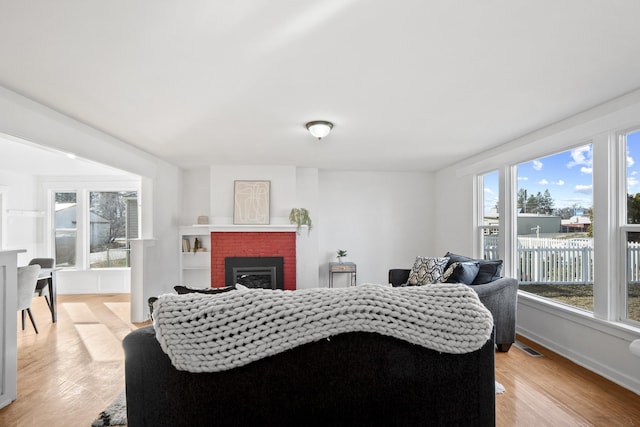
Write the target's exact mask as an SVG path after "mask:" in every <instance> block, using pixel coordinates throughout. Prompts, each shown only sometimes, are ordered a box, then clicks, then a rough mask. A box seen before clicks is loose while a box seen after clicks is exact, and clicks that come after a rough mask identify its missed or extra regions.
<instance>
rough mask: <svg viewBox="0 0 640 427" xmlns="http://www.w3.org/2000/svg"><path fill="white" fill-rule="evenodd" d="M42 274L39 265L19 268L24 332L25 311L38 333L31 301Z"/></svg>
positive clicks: (19, 289)
mask: <svg viewBox="0 0 640 427" xmlns="http://www.w3.org/2000/svg"><path fill="white" fill-rule="evenodd" d="M39 274H40V266H39V265H37V264H34V265H28V266H26V267H18V310H22V330H23V331H24V323H25V311H26V312H27V314H29V319H31V324H32V325H33V329H35V330H36V334H37V333H38V327H37V326H36V321H35V320H34V318H33V314H32V313H31V301H33V293H34V289H35V288H36V282H37V281H38V275H39Z"/></svg>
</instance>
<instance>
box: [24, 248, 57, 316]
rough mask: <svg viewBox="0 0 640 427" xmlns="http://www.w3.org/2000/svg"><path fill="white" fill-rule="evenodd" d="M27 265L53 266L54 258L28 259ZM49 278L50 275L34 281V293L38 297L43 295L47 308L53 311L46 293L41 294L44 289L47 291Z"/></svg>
mask: <svg viewBox="0 0 640 427" xmlns="http://www.w3.org/2000/svg"><path fill="white" fill-rule="evenodd" d="M29 265H39V266H40V268H53V267H54V265H55V260H54V259H53V258H34V259H32V260H31V261H29ZM49 280H51V277H50V276H49V277H41V278H39V279H38V283H36V290H35V293H37V294H38V296H39V297H41V296H44V299H45V301H46V302H47V305H48V306H49V310H51V312H52V313H53V307H52V306H51V300H50V298H47V295H43V294H44V292H45V291H47V293H48V292H49V291H48V289H49Z"/></svg>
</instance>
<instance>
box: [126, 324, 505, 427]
mask: <svg viewBox="0 0 640 427" xmlns="http://www.w3.org/2000/svg"><path fill="white" fill-rule="evenodd" d="M123 346H124V350H125V374H126V394H127V416H128V423H129V424H128V425H129V427H139V426H154V427H156V426H164V425H166V426H207V425H215V426H304V425H327V426H424V425H431V426H438V425H443V426H444V425H446V426H456V425H459V426H492V425H495V388H494V387H495V377H494V343H493V340H492V339H491V340H489V341H487V342H486V343H485V345H484V346H483V347H482V348H481V349H480V350H477V351H474V352H472V353H467V354H462V355H454V354H447V353H439V352H437V351H433V350H429V349H426V348H424V347H421V346H418V345H413V344H410V343H407V342H405V341H401V340H398V339H396V338H391V337H386V336H383V335H379V334H374V333H364V332H352V333H345V334H341V335H337V336H334V337H331V338H330V339H323V340H321V341H317V342H313V343H309V344H305V345H302V346H299V347H296V348H294V349H292V350H289V351H286V352H283V353H280V354H277V355H275V356H271V357H267V358H264V359H261V360H258V361H256V362H253V363H250V364H248V365H245V366H242V367H239V368H235V369H231V370H228V371H223V372H217V373H189V372H184V371H178V370H176V369H175V368H174V367H173V365H172V364H171V362H170V360H169V357H168V356H167V355H166V354H165V353H164V352H163V351H162V349H161V347H160V344H159V343H158V341H157V340H156V338H155V333H154V330H153V327H151V326H148V327H144V328H141V329H138V330H136V331H133V332H131V333H130V334H129V335H127V336H126V337H125V339H124V341H123Z"/></svg>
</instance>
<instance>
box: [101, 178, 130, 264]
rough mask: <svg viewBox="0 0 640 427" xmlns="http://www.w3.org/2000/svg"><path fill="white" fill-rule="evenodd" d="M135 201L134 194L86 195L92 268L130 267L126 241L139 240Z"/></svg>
mask: <svg viewBox="0 0 640 427" xmlns="http://www.w3.org/2000/svg"><path fill="white" fill-rule="evenodd" d="M131 201H133V202H134V203H130V202H131ZM136 201H137V195H136V193H135V192H123V191H120V192H116V191H92V192H90V193H89V215H90V219H89V253H90V257H89V261H90V262H89V266H90V267H91V268H104V267H128V266H129V239H131V238H136V237H138V228H137V218H138V215H137V203H136ZM129 218H130V220H128V219H129Z"/></svg>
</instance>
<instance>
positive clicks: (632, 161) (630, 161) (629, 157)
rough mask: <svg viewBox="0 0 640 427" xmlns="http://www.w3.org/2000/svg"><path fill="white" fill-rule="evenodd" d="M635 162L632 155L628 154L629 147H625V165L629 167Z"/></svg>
mask: <svg viewBox="0 0 640 427" xmlns="http://www.w3.org/2000/svg"><path fill="white" fill-rule="evenodd" d="M635 163H636V162H635V161H634V160H633V157H631V156H630V155H629V149H628V148H627V167H628V168H630V167H631V166H633V165H634V164H635Z"/></svg>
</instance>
